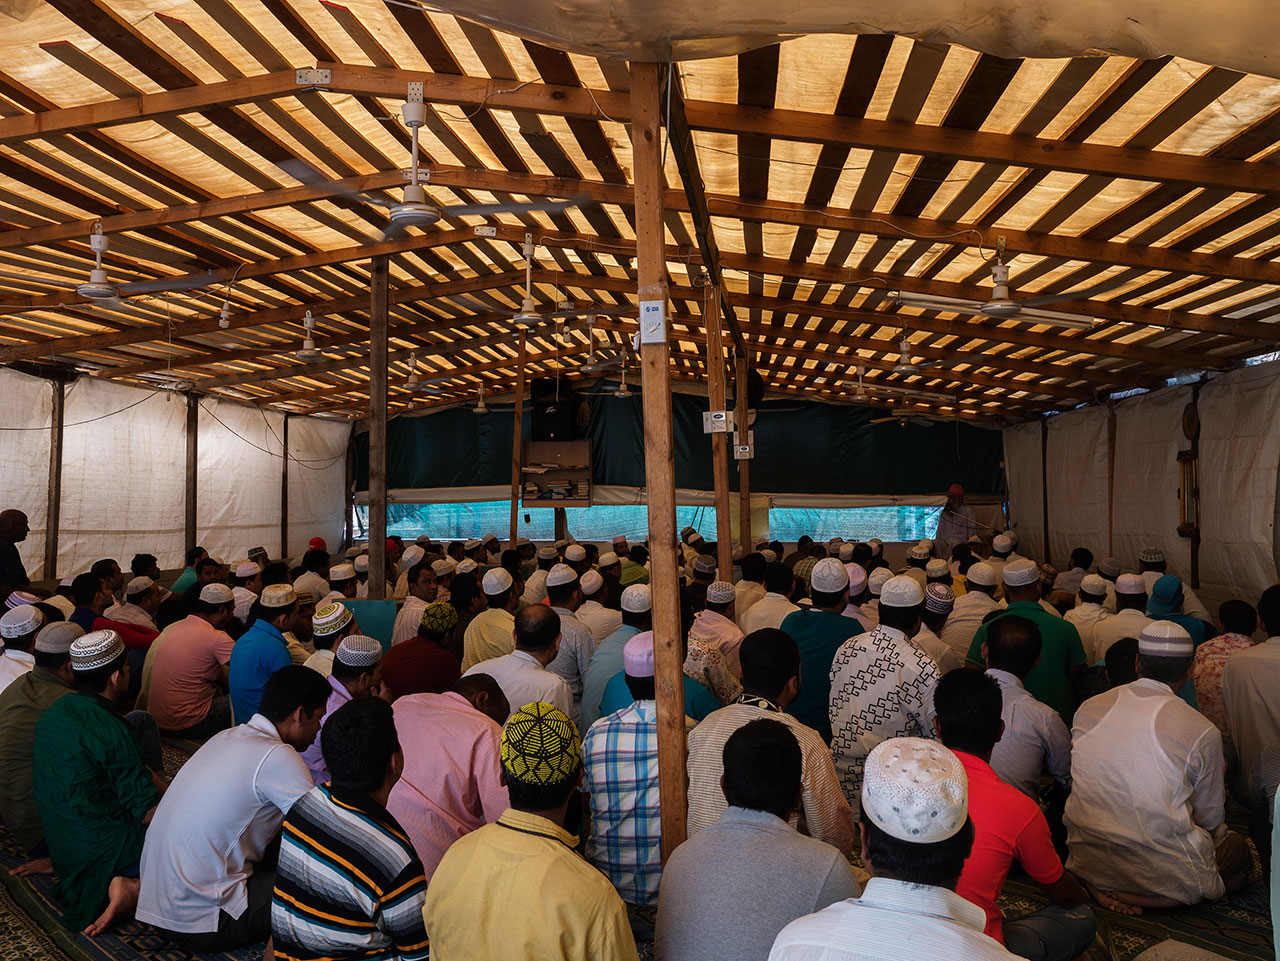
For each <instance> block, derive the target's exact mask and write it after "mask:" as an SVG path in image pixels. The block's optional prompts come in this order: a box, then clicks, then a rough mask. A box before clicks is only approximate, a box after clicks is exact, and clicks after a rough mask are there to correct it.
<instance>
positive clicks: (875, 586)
mask: <svg viewBox="0 0 1280 961" xmlns="http://www.w3.org/2000/svg"><path fill="white" fill-rule="evenodd" d="M891 577H893V572H892V571H891V570H889V568H887V567H877V568H876V569H875V570H874V571H872V572H871V573H870V574H868V575H867V590H869V591H870V592H871V593H872V595H873V596H875V597H879V596H880V591H881V590H883V589H884V586H885V584H886V583H888V581H889V578H891Z"/></svg>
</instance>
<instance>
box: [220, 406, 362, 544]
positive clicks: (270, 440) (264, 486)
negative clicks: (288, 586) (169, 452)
mask: <svg viewBox="0 0 1280 961" xmlns="http://www.w3.org/2000/svg"><path fill="white" fill-rule="evenodd" d="M283 430H284V418H283V417H282V416H281V415H280V414H277V413H274V412H271V411H264V410H262V409H261V408H254V407H244V406H242V405H240V404H233V403H230V402H228V401H221V400H214V399H212V398H210V397H204V398H201V400H200V434H199V441H198V442H197V463H198V467H197V469H196V470H197V474H198V476H199V478H200V481H199V484H200V486H199V493H198V495H197V497H196V543H198V544H199V545H200V546H201V547H203V548H204V549H205V550H207V551H208V552H209V553H210V554H212V555H213V556H214V557H221V558H222V559H223V560H224V561H225V560H230V559H232V558H236V557H245V556H246V555H247V554H248V553H249V549H250V548H251V547H265V548H266V549H267V552H268V553H270V554H271V555H272V556H273V557H274V556H275V555H276V554H278V553H279V552H280V475H281V470H282V468H283V460H284V445H283V443H281V438H282V436H283V434H282V432H283ZM341 471H342V468H339V472H341Z"/></svg>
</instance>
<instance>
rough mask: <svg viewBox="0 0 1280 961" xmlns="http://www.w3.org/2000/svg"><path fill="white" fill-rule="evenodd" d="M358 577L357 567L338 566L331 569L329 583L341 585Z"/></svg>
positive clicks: (348, 565)
mask: <svg viewBox="0 0 1280 961" xmlns="http://www.w3.org/2000/svg"><path fill="white" fill-rule="evenodd" d="M355 576H356V567H355V565H354V564H338V565H336V566H334V567H331V568H329V583H330V584H341V583H342V582H343V581H349V580H351V578H353V577H355Z"/></svg>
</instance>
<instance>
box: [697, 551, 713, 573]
mask: <svg viewBox="0 0 1280 961" xmlns="http://www.w3.org/2000/svg"><path fill="white" fill-rule="evenodd" d="M693 569H694V570H695V571H697V572H698V573H699V574H714V573H715V572H716V559H715V558H714V557H712V556H711V555H710V554H699V555H698V556H697V557H695V558H694V559H693Z"/></svg>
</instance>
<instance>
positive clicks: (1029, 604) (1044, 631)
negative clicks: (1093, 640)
mask: <svg viewBox="0 0 1280 961" xmlns="http://www.w3.org/2000/svg"><path fill="white" fill-rule="evenodd" d="M1008 613H1009V614H1017V615H1020V616H1021V617H1025V618H1026V619H1027V620H1029V621H1031V622H1032V623H1033V624H1035V625H1036V627H1038V628H1039V629H1040V642H1041V647H1040V660H1039V661H1038V662H1036V666H1035V667H1033V668H1032V669H1031V670H1030V671H1028V672H1027V676H1026V677H1025V678H1023V686H1025V687H1026V689H1027V690H1028V691H1030V692H1031V693H1032V694H1034V695H1035V696H1036V699H1037V700H1040V701H1043V702H1044V703H1045V704H1048V705H1049V706H1050V707H1051V708H1053V709H1054V710H1055V711H1057V712H1058V713H1059V714H1060V715H1062V719H1063V720H1064V721H1066V722H1067V723H1068V724H1069V723H1070V722H1071V715H1072V714H1073V713H1074V711H1075V694H1074V693H1073V692H1072V690H1071V679H1070V675H1069V669H1070V668H1075V667H1081V668H1083V667H1084V666H1085V663H1086V661H1087V660H1088V658H1087V657H1086V656H1085V652H1084V645H1082V644H1081V643H1080V634H1079V632H1077V631H1076V629H1075V628H1074V627H1072V626H1071V625H1070V624H1068V623H1067V622H1066V621H1064V620H1063V619H1062V618H1061V617H1058V616H1057V615H1056V614H1051V613H1049V612H1048V611H1046V610H1045V609H1044V608H1043V607H1041V606H1040V605H1039V604H1037V603H1035V602H1034V601H1015V602H1014V603H1012V604H1010V605H1009V609H1008ZM1002 616H1003V615H1002ZM988 623H989V622H988ZM986 640H987V624H983V625H982V626H981V627H980V628H978V632H977V633H976V634H975V635H974V636H973V643H972V644H970V645H969V653H968V654H967V655H966V659H967V660H970V661H972V662H974V663H975V664H982V663H983V660H982V645H983V644H984V643H986Z"/></svg>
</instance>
